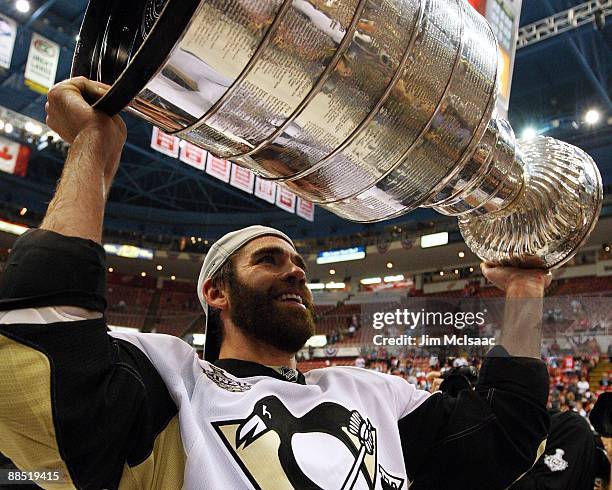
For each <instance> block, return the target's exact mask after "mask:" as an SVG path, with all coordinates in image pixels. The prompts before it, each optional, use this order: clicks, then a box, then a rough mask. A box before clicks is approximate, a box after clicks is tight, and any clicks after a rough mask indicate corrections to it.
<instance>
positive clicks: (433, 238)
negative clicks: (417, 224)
mask: <svg viewBox="0 0 612 490" xmlns="http://www.w3.org/2000/svg"><path fill="white" fill-rule="evenodd" d="M447 243H448V232H447V231H443V232H442V233H432V234H431V235H423V236H422V237H421V248H431V247H439V246H440V245H446V244H447Z"/></svg>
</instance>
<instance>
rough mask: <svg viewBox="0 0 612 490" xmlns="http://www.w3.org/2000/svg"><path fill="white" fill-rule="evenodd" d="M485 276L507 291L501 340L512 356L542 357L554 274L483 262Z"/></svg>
mask: <svg viewBox="0 0 612 490" xmlns="http://www.w3.org/2000/svg"><path fill="white" fill-rule="evenodd" d="M481 268H482V272H483V274H484V276H485V277H486V278H487V279H488V280H489V281H491V282H492V283H493V284H495V285H496V286H497V287H498V288H500V289H501V290H503V291H505V292H506V305H505V309H504V320H503V323H502V333H501V337H500V339H499V343H500V344H501V345H503V346H504V348H505V349H506V350H507V351H508V353H509V354H510V355H512V356H520V357H534V358H536V359H540V352H541V349H542V316H543V313H544V311H543V298H544V290H545V289H546V288H547V287H548V286H549V285H550V281H551V279H552V275H551V274H550V273H547V272H546V271H543V270H530V269H515V268H511V267H495V266H491V265H486V264H482V266H481Z"/></svg>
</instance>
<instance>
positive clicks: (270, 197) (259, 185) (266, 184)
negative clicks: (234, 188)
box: [255, 177, 277, 204]
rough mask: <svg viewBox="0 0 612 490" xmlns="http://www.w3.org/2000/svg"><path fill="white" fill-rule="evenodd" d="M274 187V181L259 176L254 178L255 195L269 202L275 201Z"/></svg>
mask: <svg viewBox="0 0 612 490" xmlns="http://www.w3.org/2000/svg"><path fill="white" fill-rule="evenodd" d="M276 187H277V185H276V184H275V183H274V182H270V181H269V180H266V179H262V178H261V177H257V178H255V195H256V196H257V197H259V198H260V199H263V200H264V201H268V202H269V203H270V204H274V203H275V202H276Z"/></svg>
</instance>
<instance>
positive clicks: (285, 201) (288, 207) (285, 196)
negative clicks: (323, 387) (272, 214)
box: [276, 186, 296, 213]
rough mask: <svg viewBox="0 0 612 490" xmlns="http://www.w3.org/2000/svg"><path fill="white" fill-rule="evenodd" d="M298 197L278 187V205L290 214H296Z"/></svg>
mask: <svg viewBox="0 0 612 490" xmlns="http://www.w3.org/2000/svg"><path fill="white" fill-rule="evenodd" d="M295 201H296V195H295V194H294V193H293V192H291V191H290V190H287V189H285V188H284V187H280V186H279V187H278V191H277V192H276V205H277V206H278V207H279V208H281V209H284V210H285V211H287V212H289V213H295Z"/></svg>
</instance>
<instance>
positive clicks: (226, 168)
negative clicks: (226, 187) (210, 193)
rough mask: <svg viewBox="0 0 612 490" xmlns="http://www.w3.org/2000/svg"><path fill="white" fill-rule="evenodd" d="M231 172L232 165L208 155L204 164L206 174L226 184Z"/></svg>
mask: <svg viewBox="0 0 612 490" xmlns="http://www.w3.org/2000/svg"><path fill="white" fill-rule="evenodd" d="M231 171H232V164H231V162H228V161H227V160H221V159H220V158H217V157H214V156H212V155H211V154H210V153H209V154H208V161H207V162H206V173H207V174H209V175H212V176H213V177H216V178H217V179H219V180H222V181H223V182H225V183H227V182H229V180H230V172H231Z"/></svg>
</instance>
